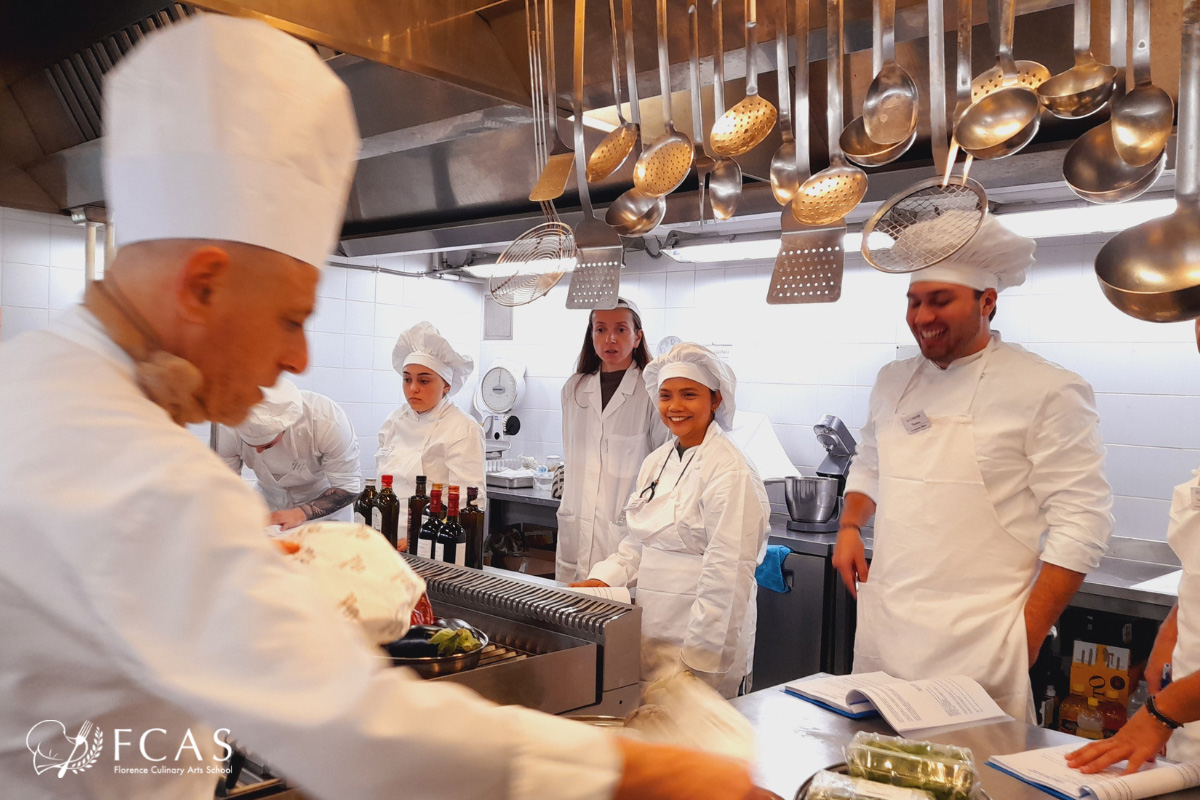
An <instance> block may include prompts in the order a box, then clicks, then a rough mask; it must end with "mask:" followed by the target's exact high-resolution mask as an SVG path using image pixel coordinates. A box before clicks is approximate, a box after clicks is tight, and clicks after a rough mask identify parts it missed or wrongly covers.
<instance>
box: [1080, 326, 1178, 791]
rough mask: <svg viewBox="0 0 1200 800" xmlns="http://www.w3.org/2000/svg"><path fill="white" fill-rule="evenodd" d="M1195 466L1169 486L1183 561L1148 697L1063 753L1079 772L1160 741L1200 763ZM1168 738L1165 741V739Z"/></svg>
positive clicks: (1148, 756) (1142, 757) (1138, 756)
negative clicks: (1111, 727) (1166, 672)
mask: <svg viewBox="0 0 1200 800" xmlns="http://www.w3.org/2000/svg"><path fill="white" fill-rule="evenodd" d="M1196 346H1197V348H1200V319H1197V320H1196ZM1197 476H1200V469H1198V470H1194V471H1193V472H1192V478H1191V480H1188V481H1186V482H1184V483H1181V484H1179V485H1178V486H1176V487H1175V493H1174V495H1173V497H1172V499H1171V521H1170V523H1169V524H1168V525H1167V541H1168V542H1169V543H1170V545H1171V549H1172V550H1174V551H1175V555H1177V556H1179V562H1180V564H1181V565H1182V566H1183V575H1182V577H1181V578H1180V579H1179V600H1178V601H1177V602H1176V603H1175V607H1174V608H1173V609H1171V613H1170V614H1168V615H1167V618H1166V620H1165V621H1164V622H1163V624H1162V627H1161V628H1159V631H1158V638H1157V639H1155V642H1154V650H1153V651H1152V652H1151V655H1150V662H1149V663H1148V664H1147V665H1146V684H1147V687H1148V688H1149V689H1150V698H1149V700H1147V701H1146V705H1145V706H1143V707H1142V709H1141V710H1140V711H1138V712H1137V713H1136V714H1134V715H1133V716H1132V717H1130V719H1129V721H1128V722H1127V723H1125V726H1124V727H1123V728H1121V730H1119V731H1117V735H1116V736H1114V737H1112V738H1111V739H1105V740H1103V741H1101V742H1096V743H1095V744H1091V745H1088V746H1087V747H1083V748H1080V749H1079V750H1076V751H1075V752H1073V753H1070V754H1069V755H1068V756H1067V760H1068V763H1069V764H1070V765H1071V766H1073V767H1080V768H1082V769H1083V771H1084V772H1098V771H1100V770H1102V769H1105V768H1106V767H1108V766H1109V765H1111V764H1115V763H1117V762H1118V761H1125V760H1128V762H1129V763H1128V765H1127V769H1126V771H1127V772H1135V771H1137V769H1138V767H1140V766H1141V765H1142V763H1143V762H1145V761H1153V760H1154V757H1155V755H1157V754H1158V753H1159V752H1160V751H1161V750H1162V748H1163V746H1164V745H1166V747H1167V755H1168V756H1170V757H1171V758H1172V759H1173V760H1175V761H1191V762H1200V477H1197ZM1166 663H1170V665H1171V673H1172V675H1173V677H1174V679H1175V680H1174V682H1172V683H1171V684H1170V685H1169V686H1167V687H1166V688H1165V689H1164V688H1163V687H1162V685H1161V678H1162V668H1163V664H1166ZM1168 740H1169V743H1168Z"/></svg>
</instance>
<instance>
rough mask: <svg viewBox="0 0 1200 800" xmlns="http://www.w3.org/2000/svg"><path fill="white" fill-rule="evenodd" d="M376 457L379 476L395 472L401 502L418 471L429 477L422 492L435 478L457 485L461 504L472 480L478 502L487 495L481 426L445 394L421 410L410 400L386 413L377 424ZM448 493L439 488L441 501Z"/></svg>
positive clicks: (465, 499)
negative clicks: (434, 403)
mask: <svg viewBox="0 0 1200 800" xmlns="http://www.w3.org/2000/svg"><path fill="white" fill-rule="evenodd" d="M375 463H376V465H377V466H378V469H379V474H380V475H381V476H382V475H391V476H392V477H393V479H394V483H393V487H394V490H395V492H396V495H397V496H398V497H400V498H401V502H402V503H403V502H404V501H405V500H406V499H407V498H408V497H411V496H412V494H413V492H414V490H415V488H416V485H417V476H418V475H424V476H425V477H426V478H427V482H426V485H425V493H426V494H428V493H429V490H430V489H432V488H433V484H435V483H440V484H443V485H445V486H457V487H459V489H460V490H461V493H460V495H459V497H460V499H461V502H462V505H463V506H466V504H467V488H468V487H471V486H474V487H477V488H478V489H479V500H478V504H479V507H480V508H482V507H483V506H484V502H485V501H486V499H487V486H486V476H485V475H484V463H483V428H482V427H481V426H480V425H479V423H478V422H476V421H475V420H473V419H472V418H471V417H469V416H467V414H466V412H464V411H463V410H462V409H461V408H459V407H458V406H456V405H454V403H452V402H451V401H450V398H449V397H443V398H442V399H441V400H440V401H439V402H438V404H437V405H436V406H434V407H433V408H431V409H429V410H428V411H426V412H425V413H424V414H418V413H417V412H416V411H414V410H413V407H412V406H410V405H409V404H408V403H405V404H404V405H402V406H400V407H399V408H397V409H396V410H395V411H393V412H392V413H391V414H388V418H387V419H386V420H384V422H383V425H382V426H381V427H380V428H379V449H378V450H377V451H376V452H375ZM448 499H449V498H448V495H447V494H446V493H445V492H443V494H442V503H446V502H447V501H448Z"/></svg>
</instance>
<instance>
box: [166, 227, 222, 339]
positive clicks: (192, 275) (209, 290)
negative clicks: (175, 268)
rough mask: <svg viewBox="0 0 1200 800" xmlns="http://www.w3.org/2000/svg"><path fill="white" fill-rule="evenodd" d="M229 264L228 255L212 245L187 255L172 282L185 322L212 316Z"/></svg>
mask: <svg viewBox="0 0 1200 800" xmlns="http://www.w3.org/2000/svg"><path fill="white" fill-rule="evenodd" d="M229 262H230V260H229V253H227V252H226V251H225V250H222V249H221V248H220V247H214V246H212V245H208V246H205V247H198V248H196V249H195V250H193V251H192V252H191V253H189V254H188V256H187V260H186V261H184V264H183V268H182V269H180V270H179V278H178V279H177V280H176V283H175V298H176V301H177V303H178V306H179V313H180V315H181V316H182V318H183V319H184V321H186V322H192V323H204V322H206V321H207V320H208V319H209V318H210V317H211V315H212V312H213V307H214V296H215V294H216V292H218V291H219V290H221V289H222V288H226V287H227V286H228V285H229V266H230V263H229Z"/></svg>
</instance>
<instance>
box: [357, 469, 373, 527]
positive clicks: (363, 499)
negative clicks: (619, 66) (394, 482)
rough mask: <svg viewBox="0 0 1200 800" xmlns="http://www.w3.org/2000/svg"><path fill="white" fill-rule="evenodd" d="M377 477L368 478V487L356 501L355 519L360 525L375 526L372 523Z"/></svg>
mask: <svg viewBox="0 0 1200 800" xmlns="http://www.w3.org/2000/svg"><path fill="white" fill-rule="evenodd" d="M375 496H376V492H375V479H374V478H368V479H367V487H366V488H365V489H363V490H362V492H360V493H359V495H358V498H357V499H356V500H355V501H354V521H355V522H357V523H358V524H359V525H366V526H367V527H368V528H373V527H374V526H373V525H372V524H371V512H372V511H373V510H374V508H373V507H374V504H375Z"/></svg>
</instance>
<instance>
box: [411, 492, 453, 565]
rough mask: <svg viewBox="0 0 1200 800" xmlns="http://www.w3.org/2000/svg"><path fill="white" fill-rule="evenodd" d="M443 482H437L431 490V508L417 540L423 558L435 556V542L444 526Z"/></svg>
mask: <svg viewBox="0 0 1200 800" xmlns="http://www.w3.org/2000/svg"><path fill="white" fill-rule="evenodd" d="M445 513H446V512H445V511H444V510H443V509H442V484H440V483H435V484H434V485H433V488H432V489H430V490H429V510H428V513H427V514H426V515H425V522H424V523H422V525H421V535H420V539H419V540H418V542H417V555H419V556H421V557H422V558H433V544H434V542H436V541H437V535H438V531H439V530H440V529H441V527H442V516H443V515H444V514H445Z"/></svg>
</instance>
